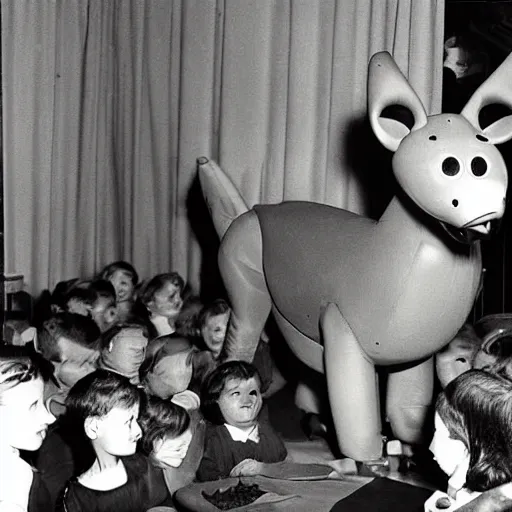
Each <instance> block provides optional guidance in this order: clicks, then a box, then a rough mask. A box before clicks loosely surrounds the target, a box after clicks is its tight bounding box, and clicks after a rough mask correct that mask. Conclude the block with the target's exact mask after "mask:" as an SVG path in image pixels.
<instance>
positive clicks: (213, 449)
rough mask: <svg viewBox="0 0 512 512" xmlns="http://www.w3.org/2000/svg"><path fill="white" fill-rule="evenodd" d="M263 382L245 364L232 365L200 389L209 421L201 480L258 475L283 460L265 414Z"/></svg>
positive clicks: (282, 448) (226, 365) (214, 374)
mask: <svg viewBox="0 0 512 512" xmlns="http://www.w3.org/2000/svg"><path fill="white" fill-rule="evenodd" d="M260 388H261V381H260V377H259V375H258V372H257V370H256V368H255V367H254V366H253V365H252V364H250V363H247V362H245V361H228V362H226V363H223V364H221V365H220V366H218V367H217V368H216V369H215V370H213V371H212V372H211V373H210V374H209V375H208V376H207V377H206V379H205V381H204V384H203V387H202V390H201V408H202V410H203V414H204V417H205V418H206V420H207V421H208V423H207V426H206V432H205V445H204V454H203V458H202V460H201V463H200V465H199V468H198V470H197V478H198V480H199V481H208V480H217V479H220V478H227V477H229V476H247V475H257V474H260V473H261V472H262V468H263V466H264V465H265V464H272V463H276V462H281V461H283V460H284V459H285V458H286V456H287V451H286V448H285V445H284V443H283V441H282V439H281V438H280V437H279V435H278V434H277V432H276V431H275V430H274V429H273V428H272V426H271V425H270V422H269V420H268V417H267V415H266V412H264V413H262V406H263V399H262V396H261V389H260Z"/></svg>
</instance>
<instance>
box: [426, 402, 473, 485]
mask: <svg viewBox="0 0 512 512" xmlns="http://www.w3.org/2000/svg"><path fill="white" fill-rule="evenodd" d="M434 426H435V432H434V437H433V438H432V442H431V443H430V451H431V452H432V455H434V460H435V461H436V462H437V464H438V465H439V467H440V468H441V469H442V470H443V471H444V472H445V473H446V474H447V475H448V476H449V477H450V476H452V475H453V474H454V473H455V470H456V469H457V466H459V465H460V464H461V463H462V462H464V460H465V459H466V458H467V457H468V456H469V455H468V452H467V450H466V446H465V445H464V443H463V442H462V441H460V440H459V439H452V438H451V437H450V432H449V430H448V428H447V427H446V425H445V424H444V421H443V420H442V419H441V416H439V414H438V413H437V412H436V414H435V418H434Z"/></svg>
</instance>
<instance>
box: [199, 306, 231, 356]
mask: <svg viewBox="0 0 512 512" xmlns="http://www.w3.org/2000/svg"><path fill="white" fill-rule="evenodd" d="M229 315H230V312H229V311H226V313H223V314H222V315H216V316H211V317H210V318H208V319H207V320H206V321H205V323H204V325H203V327H202V328H201V336H202V337H203V340H204V343H205V345H206V346H207V348H208V350H209V351H210V352H212V354H213V355H214V357H215V358H217V357H219V355H220V353H221V351H222V347H223V346H224V339H225V338H226V330H227V327H228V322H229Z"/></svg>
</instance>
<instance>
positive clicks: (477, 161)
mask: <svg viewBox="0 0 512 512" xmlns="http://www.w3.org/2000/svg"><path fill="white" fill-rule="evenodd" d="M471 172H472V173H473V174H474V175H475V176H478V177H480V176H483V175H484V174H485V173H486V172H487V162H486V161H485V160H484V159H483V158H482V157H481V156H476V157H475V158H473V160H471Z"/></svg>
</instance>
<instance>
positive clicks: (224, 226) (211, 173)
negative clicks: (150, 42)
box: [197, 156, 249, 240]
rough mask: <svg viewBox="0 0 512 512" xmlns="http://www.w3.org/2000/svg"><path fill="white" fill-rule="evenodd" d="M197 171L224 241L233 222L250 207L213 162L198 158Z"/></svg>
mask: <svg viewBox="0 0 512 512" xmlns="http://www.w3.org/2000/svg"><path fill="white" fill-rule="evenodd" d="M197 171H198V174H199V182H200V183H201V189H202V191H203V197H204V200H205V202H206V205H207V207H208V210H209V211H210V215H211V217H212V220H213V224H214V226H215V230H216V231H217V234H218V235H219V238H220V239H221V240H222V237H223V236H224V233H225V232H226V231H227V230H228V228H229V226H230V225H231V223H232V222H233V220H235V219H236V218H237V217H239V216H240V215H242V214H243V213H245V212H247V211H248V210H249V207H248V206H247V204H246V203H245V201H244V200H243V198H242V196H241V195H240V192H239V191H238V189H237V188H236V186H235V185H234V183H233V182H232V181H231V179H230V178H229V176H227V174H225V173H224V171H223V170H222V169H221V168H220V167H219V166H218V165H217V164H216V163H215V162H214V161H213V160H209V159H208V158H206V157H204V156H202V157H200V158H198V159H197Z"/></svg>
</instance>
